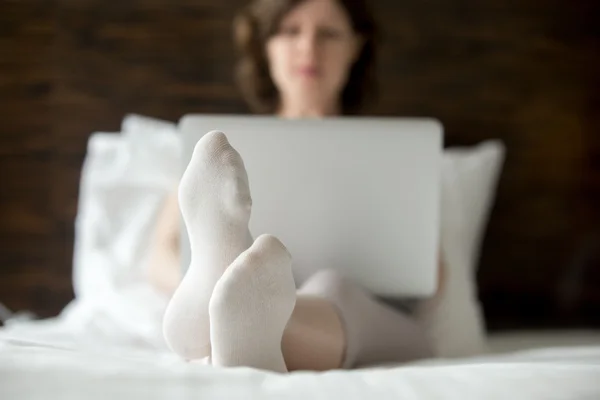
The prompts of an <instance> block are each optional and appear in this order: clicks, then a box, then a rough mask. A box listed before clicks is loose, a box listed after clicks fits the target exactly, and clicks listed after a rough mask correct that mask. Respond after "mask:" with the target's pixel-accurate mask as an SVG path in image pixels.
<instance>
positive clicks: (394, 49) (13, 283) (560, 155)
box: [0, 0, 600, 329]
mask: <svg viewBox="0 0 600 400" xmlns="http://www.w3.org/2000/svg"><path fill="white" fill-rule="evenodd" d="M243 3H244V2H243V1H241V0H239V1H233V0H224V1H220V2H214V1H208V0H195V1H192V0H172V1H167V0H147V1H141V0H127V1H120V2H107V1H100V0H46V1H42V0H39V1H35V0H29V1H6V0H0V113H1V116H2V121H3V123H2V124H1V125H0V130H1V133H0V177H1V178H2V190H1V191H0V237H1V238H2V241H1V243H0V301H1V302H4V303H5V304H6V305H7V306H9V307H11V308H14V309H23V308H27V309H32V310H34V311H36V312H37V313H39V314H40V315H42V316H49V315H54V314H56V313H57V312H58V311H59V310H60V309H61V308H62V307H63V306H64V305H65V304H66V303H67V302H68V300H69V299H70V298H71V297H72V295H73V294H72V289H71V284H70V273H71V258H72V246H73V235H74V232H73V231H74V229H73V222H74V218H75V213H76V209H77V191H78V180H79V170H80V167H81V163H82V161H83V158H84V155H85V147H86V142H87V139H88V137H89V135H90V134H91V133H92V132H94V131H118V130H119V128H120V126H119V125H120V121H121V119H122V118H123V116H124V115H125V114H126V113H130V112H135V113H141V114H146V115H150V116H154V117H158V118H164V119H168V120H172V121H176V120H177V119H178V118H179V117H180V116H182V115H184V114H186V113H189V112H206V113H239V112H246V108H245V106H244V105H243V103H242V102H241V99H240V97H239V95H238V92H237V90H236V88H235V86H234V84H233V79H232V71H233V67H234V62H235V58H234V53H233V46H232V42H231V20H232V17H233V15H234V11H235V10H236V9H237V7H239V6H240V5H241V4H243ZM373 7H374V9H375V11H376V15H377V17H378V20H379V21H380V22H381V24H382V28H383V31H384V38H383V44H382V49H381V54H380V63H379V67H378V68H379V72H380V82H381V83H382V84H381V88H380V92H381V93H380V99H379V101H378V102H376V103H373V104H372V105H371V107H370V113H372V114H375V115H387V116H435V117H438V118H439V119H440V120H441V121H442V122H443V123H444V125H445V128H446V135H447V136H446V139H447V144H448V145H470V144H474V143H477V142H479V141H481V140H484V139H488V138H500V139H502V140H503V141H504V142H505V143H506V145H507V148H508V157H507V160H506V165H505V169H504V173H503V175H502V178H501V182H500V185H499V191H498V197H497V201H496V205H495V207H494V210H493V213H492V216H491V219H490V224H489V227H488V231H487V236H486V239H485V241H484V243H483V249H482V253H481V265H480V269H479V273H478V280H479V283H480V297H481V300H482V302H483V304H484V308H485V312H486V319H487V321H488V325H489V327H490V328H491V329H506V328H517V327H543V326H600V312H598V311H599V308H600V132H599V127H600V98H599V96H600V95H599V93H600V78H599V77H598V73H597V71H599V70H600V54H599V51H598V49H599V44H600V43H599V42H600V31H599V30H600V28H599V26H600V24H598V23H597V16H598V15H600V8H599V5H598V2H596V1H593V0H576V1H571V2H565V1H558V0H549V1H545V2H541V3H540V2H537V1H535V0H523V1H520V2H508V1H506V0H490V1H486V2H479V1H476V0H459V1H448V0H422V1H402V2H398V1H395V0H380V1H377V2H374V4H373Z"/></svg>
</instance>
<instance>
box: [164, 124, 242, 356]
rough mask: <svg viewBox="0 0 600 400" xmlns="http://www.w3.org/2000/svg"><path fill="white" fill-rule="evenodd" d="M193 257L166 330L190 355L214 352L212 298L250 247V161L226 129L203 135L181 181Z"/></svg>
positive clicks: (171, 344) (182, 206)
mask: <svg viewBox="0 0 600 400" xmlns="http://www.w3.org/2000/svg"><path fill="white" fill-rule="evenodd" d="M179 205H180V209H181V213H182V215H183V219H184V221H185V225H186V227H187V230H188V234H189V238H190V246H191V254H192V258H191V260H192V261H191V263H190V266H189V268H188V270H187V272H186V274H185V276H184V277H183V279H182V281H181V283H180V285H179V287H178V288H177V289H176V290H175V292H174V294H173V297H172V298H171V301H170V303H169V305H168V307H167V310H166V312H165V316H164V320H163V332H164V335H165V339H166V341H167V344H168V345H169V347H170V348H171V349H172V350H173V351H174V352H175V353H177V354H179V355H180V356H182V357H184V358H185V359H188V360H193V359H198V358H203V357H207V356H209V355H210V324H209V315H208V303H209V301H210V297H211V295H212V293H213V289H214V287H215V284H216V283H217V281H218V280H219V279H220V278H221V276H222V275H223V272H224V271H225V270H226V269H227V267H228V266H229V265H230V264H231V263H232V262H233V261H234V260H235V259H236V258H237V257H238V256H239V255H240V254H241V253H242V252H243V251H245V250H246V249H248V247H250V246H251V245H252V236H251V235H250V231H249V230H248V222H249V220H250V209H251V206H252V200H251V198H250V188H249V184H248V176H247V174H246V169H245V167H244V162H243V161H242V158H241V157H240V155H239V154H238V152H237V151H236V150H235V149H234V148H233V147H231V145H230V144H229V142H228V141H227V138H226V137H225V135H224V134H223V133H221V132H210V133H207V134H206V135H204V136H203V137H202V139H200V140H199V141H198V143H197V144H196V147H195V149H194V154H193V156H192V159H191V161H190V163H189V165H188V167H187V169H186V171H185V173H184V174H183V177H182V179H181V182H180V185H179Z"/></svg>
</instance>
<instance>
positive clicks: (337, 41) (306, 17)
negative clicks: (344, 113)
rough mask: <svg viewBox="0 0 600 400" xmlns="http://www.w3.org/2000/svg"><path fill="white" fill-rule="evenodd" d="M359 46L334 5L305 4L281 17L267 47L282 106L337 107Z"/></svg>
mask: <svg viewBox="0 0 600 400" xmlns="http://www.w3.org/2000/svg"><path fill="white" fill-rule="evenodd" d="M360 46H361V40H360V38H359V37H358V36H357V35H356V34H355V32H354V30H353V29H352V25H351V22H350V20H349V17H348V15H347V13H346V11H345V9H344V8H343V7H342V6H341V5H340V4H338V2H337V1H336V0H306V1H304V2H302V3H300V4H299V5H298V6H297V7H295V8H294V9H292V10H291V11H290V12H289V13H288V14H287V15H285V16H284V17H283V19H282V20H281V23H280V25H279V29H278V31H277V32H276V33H275V35H273V36H272V37H271V38H270V39H269V41H268V42H267V57H268V61H269V67H270V71H271V77H272V79H273V81H274V83H275V86H276V87H277V89H278V90H279V92H280V94H281V96H282V98H283V99H285V101H290V102H294V103H297V104H314V105H324V104H327V103H328V102H331V101H335V102H336V103H337V102H338V101H339V98H340V94H341V91H342V90H343V88H344V86H345V84H346V81H347V78H348V75H349V72H350V68H351V67H352V65H353V63H354V62H355V60H356V59H357V57H358V55H359V53H360ZM336 105H337V104H336Z"/></svg>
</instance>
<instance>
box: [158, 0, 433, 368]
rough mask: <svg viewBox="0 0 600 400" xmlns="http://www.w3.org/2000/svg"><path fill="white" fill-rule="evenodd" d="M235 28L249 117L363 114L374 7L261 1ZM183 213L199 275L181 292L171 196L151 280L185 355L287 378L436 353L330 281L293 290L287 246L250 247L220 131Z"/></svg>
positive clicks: (314, 280) (243, 183) (389, 315)
mask: <svg viewBox="0 0 600 400" xmlns="http://www.w3.org/2000/svg"><path fill="white" fill-rule="evenodd" d="M235 28H236V40H237V44H238V47H239V50H240V53H241V61H240V64H239V69H238V80H239V84H240V87H241V89H242V92H243V94H244V96H245V99H246V100H247V102H248V104H249V105H250V106H251V108H252V109H253V110H254V111H256V112H258V113H271V114H276V115H279V116H281V117H282V118H310V117H317V118H319V117H326V116H335V115H347V114H355V113H358V112H359V111H360V109H361V108H362V107H363V105H364V102H365V100H366V96H367V94H368V92H369V90H370V89H371V88H372V81H371V72H372V69H373V61H374V55H375V36H376V29H375V24H374V22H373V19H372V18H371V15H370V13H369V12H368V9H367V6H366V1H365V0H354V1H352V0H295V1H294V0H282V1H273V0H256V1H254V2H253V3H252V4H251V5H250V6H249V7H248V8H247V9H245V10H244V11H243V12H242V13H241V14H240V16H239V17H238V18H237V19H236V23H235ZM199 188H202V190H200V189H199ZM179 204H180V206H181V211H182V214H183V216H184V219H185V220H186V225H187V226H188V231H189V233H190V241H191V243H192V254H193V260H192V265H190V268H189V270H188V272H187V273H186V275H185V277H184V278H183V279H182V280H181V283H180V276H179V256H178V251H177V249H178V243H177V242H178V237H179V235H178V230H179V227H178V223H177V221H178V207H177V199H176V197H175V196H172V197H171V198H170V199H169V200H168V201H167V204H166V206H165V208H164V211H163V213H162V215H161V216H160V217H159V221H158V228H157V234H156V237H155V239H154V240H155V243H154V246H153V248H154V249H156V250H155V251H156V254H155V256H154V257H151V258H152V260H153V263H152V265H151V266H150V269H149V272H150V279H151V280H152V281H153V282H154V284H155V285H156V286H157V287H158V288H160V289H162V290H164V291H166V292H169V293H173V297H172V299H171V302H170V304H169V307H168V309H167V312H166V313H165V320H164V332H165V337H166V339H167V342H168V343H169V345H170V347H171V348H172V349H173V350H174V351H175V352H176V353H178V354H179V355H181V356H182V357H184V358H186V359H197V358H202V357H207V356H210V357H211V362H212V364H213V365H222V366H250V367H256V368H262V369H268V370H273V371H278V372H284V371H291V370H300V369H309V370H328V369H334V368H350V367H358V366H362V365H371V364H376V363H385V362H403V361H409V360H414V359H418V358H423V357H428V356H431V355H432V351H431V348H430V346H429V343H428V342H427V340H426V339H425V335H424V334H423V333H422V331H421V329H420V327H419V326H418V324H417V323H416V322H415V321H414V320H413V319H412V318H411V317H410V316H409V315H408V313H407V312H406V310H405V311H401V310H398V309H394V308H392V307H390V306H388V305H385V304H384V303H382V302H380V301H378V300H377V299H375V298H374V297H372V296H371V295H369V294H368V293H366V292H365V291H363V290H362V289H361V288H360V287H358V286H357V285H356V284H354V283H352V282H350V281H348V280H347V279H345V278H343V277H341V276H339V275H338V274H336V273H334V272H332V271H321V272H318V273H317V274H315V275H314V276H313V277H311V278H310V279H308V280H307V282H305V283H304V284H303V286H302V287H300V289H298V291H297V292H295V287H294V282H293V278H292V275H291V268H290V264H291V261H290V255H289V254H288V253H287V250H286V249H285V247H284V246H283V244H282V243H281V242H279V241H278V240H277V239H276V238H274V237H272V236H268V235H264V236H261V237H259V238H257V239H256V240H255V241H253V238H252V237H251V235H250V233H249V231H248V220H249V217H250V208H251V199H250V192H249V188H248V177H247V175H246V171H245V169H244V166H243V161H242V160H241V158H240V156H239V154H238V153H237V152H236V151H235V150H234V149H232V148H231V146H229V143H228V142H227V139H226V137H225V136H224V135H223V134H220V133H211V134H208V135H205V136H204V137H203V139H201V140H200V142H199V143H198V145H197V146H196V149H195V151H194V156H193V158H192V161H191V162H190V165H189V166H188V169H187V170H186V172H185V174H184V176H183V178H182V181H181V183H180V187H179ZM175 288H176V289H175Z"/></svg>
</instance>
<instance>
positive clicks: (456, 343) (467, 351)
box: [416, 140, 505, 357]
mask: <svg viewBox="0 0 600 400" xmlns="http://www.w3.org/2000/svg"><path fill="white" fill-rule="evenodd" d="M504 153H505V148H504V145H503V144H502V142H500V141H494V140H492V141H486V142H483V143H481V144H479V145H477V146H474V147H470V148H449V149H447V150H446V151H445V152H444V156H443V160H442V168H443V171H442V204H441V220H442V226H441V243H442V257H443V260H444V262H445V278H444V279H445V283H444V287H443V290H442V291H441V293H440V294H439V296H438V298H436V299H435V300H434V301H432V302H431V304H430V307H427V306H425V307H423V308H422V309H421V310H419V311H418V312H417V315H416V317H417V318H418V319H419V320H420V322H421V323H422V324H423V325H424V326H425V328H426V330H427V333H428V335H429V336H430V339H431V340H432V343H433V345H434V348H435V350H436V354H437V355H438V356H439V357H464V356H470V355H475V354H480V353H483V352H485V347H486V346H485V323H484V320H483V315H482V310H481V307H480V304H479V300H478V298H477V284H476V279H475V278H476V270H477V269H476V266H477V263H478V259H479V249H480V244H481V241H482V239H483V233H484V231H485V227H486V225H487V221H488V215H489V212H490V209H491V207H492V204H493V200H494V197H495V190H496V185H497V181H498V178H499V175H500V172H501V170H502V164H503V160H504Z"/></svg>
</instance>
